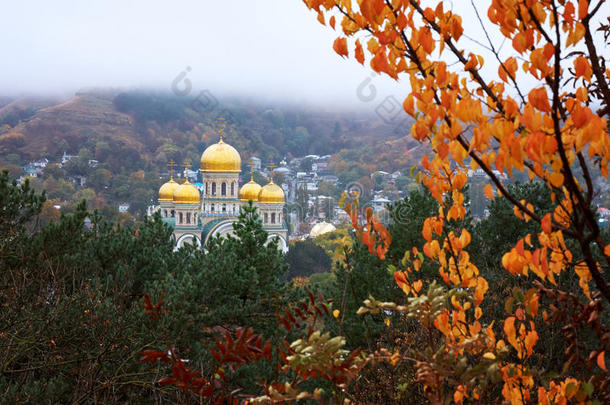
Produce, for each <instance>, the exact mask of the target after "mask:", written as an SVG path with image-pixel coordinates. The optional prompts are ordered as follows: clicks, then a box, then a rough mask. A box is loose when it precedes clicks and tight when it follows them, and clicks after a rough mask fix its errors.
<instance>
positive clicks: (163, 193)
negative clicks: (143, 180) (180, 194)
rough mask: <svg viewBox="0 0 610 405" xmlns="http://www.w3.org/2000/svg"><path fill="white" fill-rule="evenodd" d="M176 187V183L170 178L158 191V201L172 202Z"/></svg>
mask: <svg viewBox="0 0 610 405" xmlns="http://www.w3.org/2000/svg"><path fill="white" fill-rule="evenodd" d="M177 187H178V183H176V182H175V181H174V179H173V178H170V179H169V181H168V182H167V183H165V184H164V185H162V186H161V188H160V189H159V201H172V200H173V199H174V191H176V188H177Z"/></svg>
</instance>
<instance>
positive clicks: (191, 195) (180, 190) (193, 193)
mask: <svg viewBox="0 0 610 405" xmlns="http://www.w3.org/2000/svg"><path fill="white" fill-rule="evenodd" d="M174 202H175V203H176V204H199V190H197V187H195V186H194V185H192V184H191V183H189V181H188V179H187V180H186V181H185V182H184V183H183V184H180V185H179V186H178V187H176V190H174Z"/></svg>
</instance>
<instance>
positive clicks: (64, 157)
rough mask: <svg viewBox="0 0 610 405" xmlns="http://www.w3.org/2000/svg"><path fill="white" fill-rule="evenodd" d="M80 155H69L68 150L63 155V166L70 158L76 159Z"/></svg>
mask: <svg viewBox="0 0 610 405" xmlns="http://www.w3.org/2000/svg"><path fill="white" fill-rule="evenodd" d="M77 157H78V155H68V154H67V153H66V152H64V154H63V156H62V157H61V165H60V166H63V165H65V164H66V163H68V161H69V160H71V159H76V158H77Z"/></svg>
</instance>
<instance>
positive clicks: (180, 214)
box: [178, 212, 182, 224]
mask: <svg viewBox="0 0 610 405" xmlns="http://www.w3.org/2000/svg"><path fill="white" fill-rule="evenodd" d="M178 223H179V224H181V223H182V213H181V212H179V213H178Z"/></svg>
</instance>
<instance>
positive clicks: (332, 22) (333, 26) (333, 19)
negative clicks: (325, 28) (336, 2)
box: [328, 15, 335, 29]
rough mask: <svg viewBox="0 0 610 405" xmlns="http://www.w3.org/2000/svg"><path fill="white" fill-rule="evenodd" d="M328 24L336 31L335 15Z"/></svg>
mask: <svg viewBox="0 0 610 405" xmlns="http://www.w3.org/2000/svg"><path fill="white" fill-rule="evenodd" d="M328 23H329V24H330V26H331V27H332V28H333V29H335V16H334V15H333V16H332V17H330V20H328Z"/></svg>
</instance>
